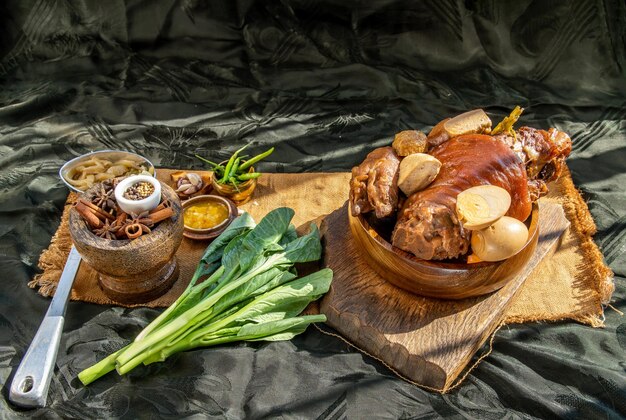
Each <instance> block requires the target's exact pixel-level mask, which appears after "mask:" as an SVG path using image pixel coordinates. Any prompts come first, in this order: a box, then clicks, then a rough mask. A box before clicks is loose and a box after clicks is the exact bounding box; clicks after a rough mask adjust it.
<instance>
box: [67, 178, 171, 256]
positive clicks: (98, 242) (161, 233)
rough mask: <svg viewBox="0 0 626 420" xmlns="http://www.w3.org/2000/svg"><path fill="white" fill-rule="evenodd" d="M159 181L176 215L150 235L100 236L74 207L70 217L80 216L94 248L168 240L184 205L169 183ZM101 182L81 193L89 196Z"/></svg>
mask: <svg viewBox="0 0 626 420" xmlns="http://www.w3.org/2000/svg"><path fill="white" fill-rule="evenodd" d="M157 182H159V183H161V194H163V195H164V196H165V198H167V199H169V200H170V201H172V208H173V209H174V217H170V218H169V219H166V220H163V221H162V222H161V223H159V225H158V226H157V227H155V228H154V229H152V231H151V232H150V234H149V235H147V236H145V237H143V235H142V237H139V238H137V239H116V240H110V239H105V238H100V237H99V236H97V235H95V234H94V233H93V232H92V231H91V229H89V227H88V226H87V223H86V222H85V221H84V220H83V219H82V218H81V217H80V216H79V215H78V212H77V211H76V210H75V209H73V208H72V209H71V211H70V217H72V218H73V217H78V218H80V220H81V222H82V224H81V225H80V226H81V229H83V230H86V231H88V233H89V234H91V236H92V237H93V240H94V242H93V244H91V245H90V246H91V247H92V248H93V247H95V248H98V249H100V250H103V251H117V250H119V249H120V248H123V247H125V246H130V245H133V246H134V247H137V248H140V247H142V246H149V244H150V243H152V242H154V241H155V240H166V239H167V238H169V237H170V236H172V235H174V234H175V231H176V229H175V227H176V221H177V220H174V219H175V218H176V217H182V206H181V204H180V199H179V198H178V195H176V192H175V191H174V190H173V189H172V188H171V187H170V186H169V185H167V184H165V183H163V182H161V181H159V180H157ZM99 184H100V182H99V183H96V184H94V185H93V186H92V187H91V188H89V189H87V190H85V191H84V192H83V193H81V195H83V196H88V195H89V194H90V193H91V192H92V190H94V189H95V187H97V186H98V185H99ZM177 210H178V212H177ZM72 227H73V224H72V223H70V231H71V230H72ZM148 238H151V239H150V240H148ZM159 238H160V239H159Z"/></svg>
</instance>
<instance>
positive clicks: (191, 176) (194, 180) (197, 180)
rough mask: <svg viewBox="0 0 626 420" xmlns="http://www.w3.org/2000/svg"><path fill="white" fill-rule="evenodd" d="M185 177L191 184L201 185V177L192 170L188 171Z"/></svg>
mask: <svg viewBox="0 0 626 420" xmlns="http://www.w3.org/2000/svg"><path fill="white" fill-rule="evenodd" d="M187 179H188V180H189V182H190V183H191V184H192V185H194V186H196V187H198V188H199V187H201V186H202V177H201V176H200V175H198V174H196V173H194V172H191V173H188V174H187Z"/></svg>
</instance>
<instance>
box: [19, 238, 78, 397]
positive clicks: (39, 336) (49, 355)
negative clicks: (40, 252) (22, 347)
mask: <svg viewBox="0 0 626 420" xmlns="http://www.w3.org/2000/svg"><path fill="white" fill-rule="evenodd" d="M80 261H81V257H80V254H79V253H78V251H77V250H76V248H74V246H73V245H72V248H71V250H70V254H69V256H68V257H67V261H66V263H65V267H64V268H63V273H62V274H61V278H60V280H59V284H58V285H57V289H56V292H55V293H54V297H53V298H52V302H51V303H50V307H49V308H48V311H47V312H46V315H45V316H44V318H43V321H42V322H41V325H40V326H39V329H38V330H37V333H36V334H35V338H33V341H32V343H31V344H30V346H29V347H28V350H27V351H26V354H25V355H24V358H23V359H22V361H21V362H20V365H19V366H18V368H17V371H16V372H15V376H14V377H13V381H12V382H11V389H10V391H9V400H10V401H11V402H13V403H14V404H17V405H20V406H22V407H45V405H46V401H47V399H48V387H49V386H50V380H51V379H52V373H53V372H54V365H55V363H56V358H57V351H58V349H59V342H60V341H61V333H62V332H63V323H64V322H65V308H66V307H67V301H68V298H69V296H70V292H71V291H72V285H73V284H74V278H75V277H76V272H77V271H78V267H79V266H80Z"/></svg>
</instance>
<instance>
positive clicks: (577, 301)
mask: <svg viewBox="0 0 626 420" xmlns="http://www.w3.org/2000/svg"><path fill="white" fill-rule="evenodd" d="M171 172H172V171H170V170H167V169H161V170H159V171H158V178H159V179H160V180H161V181H162V182H166V183H169V184H171V181H170V176H169V175H170V173H171ZM349 179H350V174H349V173H306V174H265V175H263V176H262V177H261V178H260V180H259V184H258V187H257V189H256V191H255V193H254V196H253V199H252V200H251V201H250V202H248V203H246V204H244V205H243V206H241V208H243V209H244V210H246V211H248V212H249V213H250V214H251V215H252V216H253V217H254V218H255V220H257V221H258V220H260V219H261V218H262V217H263V216H264V215H265V214H267V212H269V211H270V210H271V209H273V208H276V207H280V206H287V207H291V208H293V209H294V210H295V212H296V214H295V218H294V224H295V225H296V226H302V225H304V224H307V225H308V223H307V222H311V221H315V222H317V223H319V222H320V221H321V220H322V218H323V216H324V215H326V214H329V213H331V212H332V211H334V210H336V209H337V208H339V207H341V206H342V205H343V204H344V203H345V201H346V200H347V197H348V181H349ZM75 200H76V195H75V194H70V195H69V197H68V201H67V205H66V207H65V210H64V212H63V216H62V220H61V224H60V226H59V229H58V230H57V232H56V234H55V235H54V237H53V238H52V242H51V244H50V246H49V248H48V249H47V250H45V251H44V252H43V253H42V255H41V258H40V260H39V267H40V269H41V270H42V273H41V274H38V275H37V276H36V277H35V278H34V279H33V280H32V281H31V282H30V283H29V286H30V287H32V288H38V291H39V293H40V294H42V295H43V296H51V295H53V294H54V290H55V288H56V285H57V283H58V281H59V277H60V275H61V272H62V271H63V266H64V265H65V260H66V259H67V255H68V253H69V250H70V246H71V239H70V236H69V229H68V223H67V221H68V214H69V209H70V206H71V204H72V203H73V202H74V201H75ZM542 200H552V201H556V202H558V203H560V204H561V205H562V206H563V208H564V210H565V214H566V216H567V218H568V219H569V220H570V222H571V227H570V229H569V231H568V232H566V234H565V235H564V237H563V240H562V244H561V246H560V248H559V249H558V251H557V252H556V253H555V254H554V256H552V257H551V258H549V259H545V260H544V261H543V262H542V263H541V264H540V265H539V266H538V267H537V268H536V269H535V271H534V272H533V273H532V275H531V276H530V277H529V278H528V279H527V280H526V282H525V284H524V286H523V288H522V290H521V291H520V292H519V293H518V295H517V296H516V298H515V300H514V301H513V302H512V303H511V305H510V306H509V308H508V309H507V311H506V315H505V318H504V322H505V323H521V322H527V321H547V320H550V321H552V320H562V319H572V320H576V321H578V322H582V323H585V324H588V325H591V326H594V327H599V326H602V325H603V318H604V316H603V311H604V305H606V304H607V303H608V302H609V300H610V298H611V294H612V293H613V289H614V285H613V273H612V272H611V270H610V269H609V268H608V267H607V266H606V265H605V264H604V262H603V257H602V253H601V252H600V250H599V249H598V247H597V246H596V245H595V243H594V242H593V240H592V239H591V237H592V235H593V234H594V233H595V231H596V227H595V224H594V222H593V219H592V218H591V215H590V213H589V211H588V209H587V206H586V204H585V202H584V201H583V199H582V197H581V196H580V194H579V193H578V191H577V190H576V188H575V187H574V184H573V182H572V179H571V176H570V174H569V172H567V171H566V173H565V174H563V176H562V177H561V179H560V180H559V181H558V182H556V183H552V184H551V185H550V195H548V196H547V197H544V198H542ZM207 244H208V243H207V242H199V241H193V240H190V239H186V238H185V239H184V240H183V243H182V244H181V246H180V248H179V250H178V252H177V258H178V261H179V263H180V268H181V271H180V276H179V279H178V280H177V281H176V283H175V284H174V286H173V287H172V289H170V290H169V291H168V292H167V293H166V294H165V295H163V296H161V297H160V298H158V299H156V300H153V301H151V302H148V303H146V304H143V305H137V306H148V307H164V306H168V305H169V304H171V303H172V302H173V301H174V300H175V299H176V297H178V296H179V295H180V293H182V291H183V290H184V289H185V287H186V285H187V283H188V282H189V279H190V278H191V276H192V273H193V271H194V269H195V267H196V265H197V263H198V261H199V259H200V256H201V254H202V252H203V251H204V249H205V248H206V246H207ZM71 299H72V300H79V301H85V302H92V303H97V304H105V305H119V304H118V303H116V302H114V301H112V300H110V299H109V298H108V297H107V296H106V295H104V293H103V292H102V290H101V289H100V287H99V286H98V283H97V281H96V276H95V273H94V271H93V270H92V269H91V268H90V267H89V266H88V265H87V264H85V263H83V264H81V267H80V269H79V271H78V274H77V277H76V280H75V282H74V288H73V289H72V295H71ZM119 306H131V305H119Z"/></svg>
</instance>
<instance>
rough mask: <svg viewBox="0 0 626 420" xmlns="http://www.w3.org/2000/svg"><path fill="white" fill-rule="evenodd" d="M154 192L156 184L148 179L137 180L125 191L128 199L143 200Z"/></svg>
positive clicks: (125, 196)
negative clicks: (147, 180)
mask: <svg viewBox="0 0 626 420" xmlns="http://www.w3.org/2000/svg"><path fill="white" fill-rule="evenodd" d="M153 192H154V185H152V184H151V183H149V182H146V181H140V182H137V183H135V184H133V185H131V186H130V187H128V188H127V189H126V191H124V198H126V199H128V200H135V201H138V200H143V199H145V198H148V197H150V196H151V195H152V193H153Z"/></svg>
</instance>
